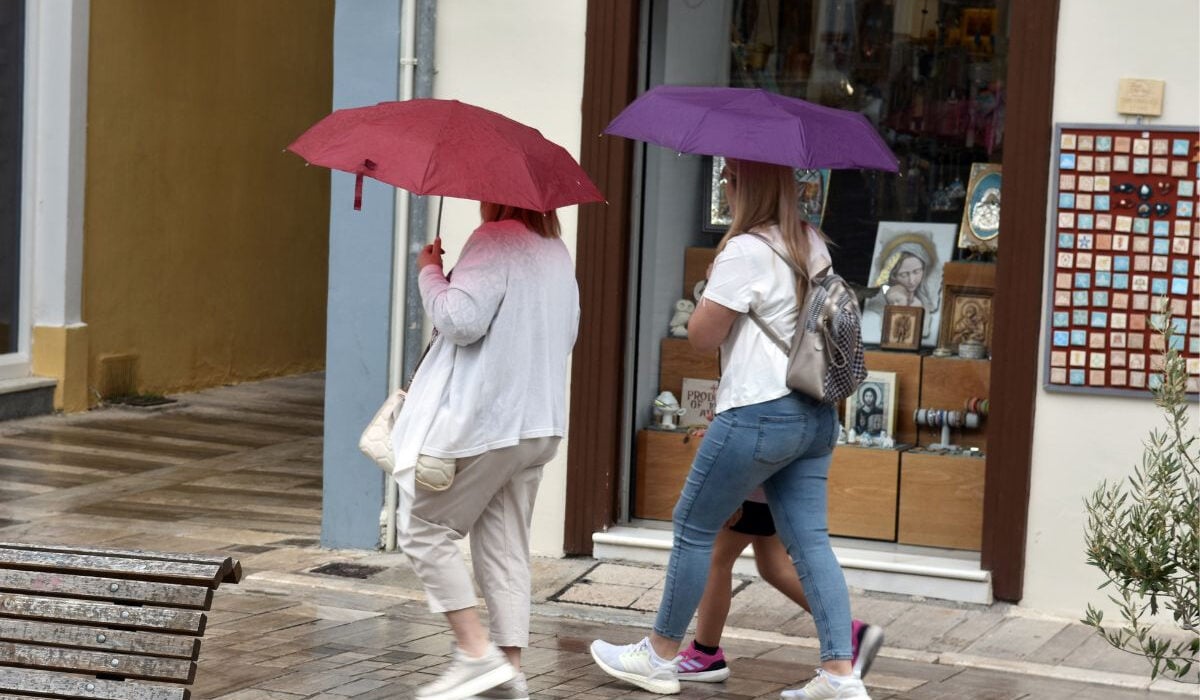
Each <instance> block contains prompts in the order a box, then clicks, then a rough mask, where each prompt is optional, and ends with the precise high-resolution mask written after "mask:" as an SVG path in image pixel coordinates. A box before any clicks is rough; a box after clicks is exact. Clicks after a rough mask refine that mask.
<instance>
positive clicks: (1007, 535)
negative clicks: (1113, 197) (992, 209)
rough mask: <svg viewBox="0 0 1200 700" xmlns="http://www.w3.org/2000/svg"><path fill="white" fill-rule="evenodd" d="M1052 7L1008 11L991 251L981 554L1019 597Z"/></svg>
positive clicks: (1049, 3) (998, 582)
mask: <svg viewBox="0 0 1200 700" xmlns="http://www.w3.org/2000/svg"><path fill="white" fill-rule="evenodd" d="M1058 6H1059V0H1044V1H1038V2H1031V1H1028V0H1026V1H1023V2H1021V1H1018V2H1013V3H1012V6H1011V7H1012V14H1011V17H1010V27H1011V29H1010V31H1009V36H1010V44H1009V49H1008V75H1009V76H1020V79H1019V80H1011V79H1010V80H1006V81H1005V85H1006V86H1007V89H1008V94H1007V97H1006V109H1005V114H1006V115H1007V119H1008V121H1007V124H1006V125H1005V144H1004V173H1005V178H1004V206H1002V207H1001V208H1000V240H1002V241H1004V250H1006V251H1009V252H1008V253H1004V252H1001V254H1000V255H998V256H997V265H996V291H997V294H996V295H995V297H994V298H993V301H992V323H993V326H992V347H991V351H992V358H993V360H992V381H991V387H992V391H991V393H992V395H991V397H990V398H991V411H990V414H989V415H988V434H989V435H993V436H996V435H1003V436H1004V439H1003V440H999V439H993V440H989V441H988V456H987V472H986V475H985V477H984V489H983V545H982V551H981V558H982V562H981V563H982V565H983V568H984V569H987V570H988V571H991V573H992V594H993V595H994V596H995V597H996V598H997V599H999V600H1009V601H1018V600H1020V599H1021V597H1022V595H1023V593H1024V578H1025V537H1026V533H1027V529H1028V524H1029V478H1030V471H1031V467H1032V462H1033V407H1034V406H1035V405H1036V404H1037V396H1038V379H1037V377H1038V363H1039V360H1040V359H1041V358H1040V355H1039V353H1038V334H1039V331H1040V330H1041V324H1042V318H1041V309H1042V278H1043V275H1044V269H1045V264H1046V261H1045V259H1044V257H1045V254H1044V251H1045V250H1046V197H1047V196H1048V194H1047V193H1048V192H1049V191H1050V147H1051V143H1050V138H1051V133H1052V131H1053V114H1052V108H1053V106H1054V60H1055V51H1056V48H1057V36H1058ZM1022 251H1028V253H1025V254H1022Z"/></svg>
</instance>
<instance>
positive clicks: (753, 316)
mask: <svg viewBox="0 0 1200 700" xmlns="http://www.w3.org/2000/svg"><path fill="white" fill-rule="evenodd" d="M746 233H747V234H749V235H751V236H754V237H755V238H757V239H758V240H760V241H762V242H763V243H765V244H766V246H767V247H768V248H770V249H771V252H773V253H775V254H776V255H778V256H779V257H780V259H782V260H783V261H784V262H785V263H787V266H788V267H790V268H791V269H792V272H794V273H795V274H796V276H797V277H799V276H800V275H801V274H803V270H802V269H801V268H800V266H799V265H797V264H796V263H795V261H793V260H792V259H791V258H790V257H788V256H787V254H786V253H784V252H783V251H782V250H780V249H779V248H777V247H776V246H775V244H774V243H773V242H772V241H771V239H769V238H767V237H766V236H764V235H762V234H761V233H757V232H755V231H747V232H746ZM828 270H829V267H825V268H824V269H822V270H821V272H820V273H819V274H818V276H820V275H824V274H825V273H826V272H827V271H828ZM803 305H804V300H803V299H797V300H796V307H797V309H798V312H799V310H800V307H802V306H803ZM747 315H748V316H749V317H750V320H751V321H754V323H756V324H757V325H758V327H759V329H760V330H762V332H763V334H764V335H766V336H767V338H769V339H770V340H771V342H773V343H775V345H776V347H778V348H779V349H780V350H782V351H783V354H784V355H787V356H789V357H790V356H791V353H792V349H791V347H790V346H789V345H788V344H787V343H785V342H783V338H781V337H779V334H778V333H776V332H775V331H774V330H773V329H772V328H771V327H770V326H769V325H767V322H766V320H764V319H763V317H762V316H759V315H758V314H757V313H755V311H754V309H750V310H749V311H748V312H747ZM800 322H801V321H800V319H797V320H796V323H797V325H796V332H797V333H799V332H800V331H801V327H800V325H799V324H800Z"/></svg>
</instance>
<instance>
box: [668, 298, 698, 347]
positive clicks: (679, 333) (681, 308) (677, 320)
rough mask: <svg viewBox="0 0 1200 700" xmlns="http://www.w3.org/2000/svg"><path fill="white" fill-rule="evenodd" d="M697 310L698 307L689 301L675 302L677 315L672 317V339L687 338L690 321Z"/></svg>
mask: <svg viewBox="0 0 1200 700" xmlns="http://www.w3.org/2000/svg"><path fill="white" fill-rule="evenodd" d="M695 310H696V305H695V304H694V303H692V302H690V301H688V300H687V299H680V300H679V301H677V302H675V315H673V316H671V324H670V326H671V330H670V333H671V337H673V338H686V337H687V324H688V319H690V318H691V317H692V312H693V311H695Z"/></svg>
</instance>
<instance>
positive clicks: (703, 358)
mask: <svg viewBox="0 0 1200 700" xmlns="http://www.w3.org/2000/svg"><path fill="white" fill-rule="evenodd" d="M659 362H660V364H659V367H658V390H659V391H669V392H671V393H672V394H675V397H676V398H681V397H682V396H683V379H684V377H687V378H689V379H712V380H714V381H716V379H717V378H718V377H720V375H721V366H720V363H719V362H718V360H717V353H716V352H715V351H714V352H699V351H697V350H693V349H692V345H691V343H689V342H688V339H687V338H663V339H662V346H661V350H660V359H659Z"/></svg>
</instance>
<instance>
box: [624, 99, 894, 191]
mask: <svg viewBox="0 0 1200 700" xmlns="http://www.w3.org/2000/svg"><path fill="white" fill-rule="evenodd" d="M604 133H606V134H615V135H617V136H625V137H628V138H631V139H638V140H639V141H649V142H650V143H655V144H658V145H660V146H666V147H667V148H671V149H673V150H675V151H677V152H679V153H699V154H703V155H710V156H726V157H730V158H740V159H742V160H755V161H759V162H762V163H776V164H778V165H790V166H792V167H794V168H810V169H811V168H870V169H872V170H888V171H891V172H896V171H898V170H899V167H898V165H897V160H896V156H895V155H893V154H892V151H891V149H889V148H888V146H887V144H886V143H884V141H883V139H882V138H880V137H879V134H878V133H877V132H876V131H875V127H873V126H871V122H869V121H867V118H866V117H864V116H863V115H861V114H859V113H857V112H848V111H846V110H844V109H834V108H832V107H823V106H821V105H815V104H813V103H811V102H805V101H804V100H798V99H795V98H793V97H784V96H783V95H777V94H775V93H772V92H767V91H765V90H758V89H749V88H725V87H683V86H678V85H662V86H660V87H656V88H654V89H653V90H650V91H649V92H647V93H646V94H644V95H642V96H641V97H639V98H637V99H636V100H634V101H633V102H632V103H631V104H630V105H629V106H628V107H626V108H625V109H624V110H623V111H622V112H621V113H620V114H618V115H617V118H616V119H614V120H612V123H611V124H609V125H608V128H607V129H605V130H604Z"/></svg>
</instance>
